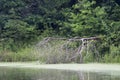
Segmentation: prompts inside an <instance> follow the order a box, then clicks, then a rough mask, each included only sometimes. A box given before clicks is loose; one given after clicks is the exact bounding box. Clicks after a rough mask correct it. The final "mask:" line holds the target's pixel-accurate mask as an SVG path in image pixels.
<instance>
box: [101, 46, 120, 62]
mask: <svg viewBox="0 0 120 80" xmlns="http://www.w3.org/2000/svg"><path fill="white" fill-rule="evenodd" d="M102 61H103V62H105V63H116V62H117V63H120V46H119V47H115V46H110V53H108V54H105V56H104V57H103V60H102Z"/></svg>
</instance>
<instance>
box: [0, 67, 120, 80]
mask: <svg viewBox="0 0 120 80" xmlns="http://www.w3.org/2000/svg"><path fill="white" fill-rule="evenodd" d="M0 80H120V73H119V72H118V73H117V75H116V72H109V74H108V73H105V72H104V73H103V72H81V71H78V72H77V71H64V70H47V69H26V68H6V67H4V68H3V67H0Z"/></svg>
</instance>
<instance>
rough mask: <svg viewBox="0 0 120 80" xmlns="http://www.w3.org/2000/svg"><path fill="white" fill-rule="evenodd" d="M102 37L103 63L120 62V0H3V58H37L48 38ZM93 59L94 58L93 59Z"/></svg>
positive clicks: (0, 5) (0, 48) (0, 53)
mask: <svg viewBox="0 0 120 80" xmlns="http://www.w3.org/2000/svg"><path fill="white" fill-rule="evenodd" d="M76 36H79V37H100V38H101V40H100V41H99V42H98V44H97V45H98V47H99V48H98V51H99V52H100V56H101V57H100V61H99V62H109V63H111V62H112V63H114V62H116V63H119V62H120V37H119V36H120V0H0V61H33V60H37V58H36V56H35V55H33V54H32V52H31V51H32V50H33V48H32V47H31V46H34V45H35V44H36V43H37V42H39V41H40V40H41V39H42V38H44V37H63V38H71V37H76ZM91 62H93V61H91Z"/></svg>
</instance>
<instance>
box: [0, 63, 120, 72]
mask: <svg viewBox="0 0 120 80" xmlns="http://www.w3.org/2000/svg"><path fill="white" fill-rule="evenodd" d="M0 67H11V68H35V69H55V70H72V71H91V72H96V71H98V72H101V71H102V72H103V71H105V72H107V71H119V72H120V64H100V63H88V64H39V63H36V62H31V63H30V62H0Z"/></svg>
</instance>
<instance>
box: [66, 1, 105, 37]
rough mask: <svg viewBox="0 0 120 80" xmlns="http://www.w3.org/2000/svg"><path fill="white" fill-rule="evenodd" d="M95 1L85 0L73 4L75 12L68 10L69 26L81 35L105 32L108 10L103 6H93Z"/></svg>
mask: <svg viewBox="0 0 120 80" xmlns="http://www.w3.org/2000/svg"><path fill="white" fill-rule="evenodd" d="M81 3H82V4H81ZM94 4H95V2H94V1H93V2H90V1H88V0H83V1H80V2H78V3H77V4H75V5H74V6H73V9H74V10H77V11H74V12H68V13H67V15H69V21H68V22H67V23H68V26H69V27H70V28H72V30H73V32H75V33H76V34H77V35H79V36H95V35H100V34H105V26H104V25H103V23H102V21H104V18H105V15H106V12H105V10H104V8H102V7H99V6H98V7H93V6H94Z"/></svg>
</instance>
